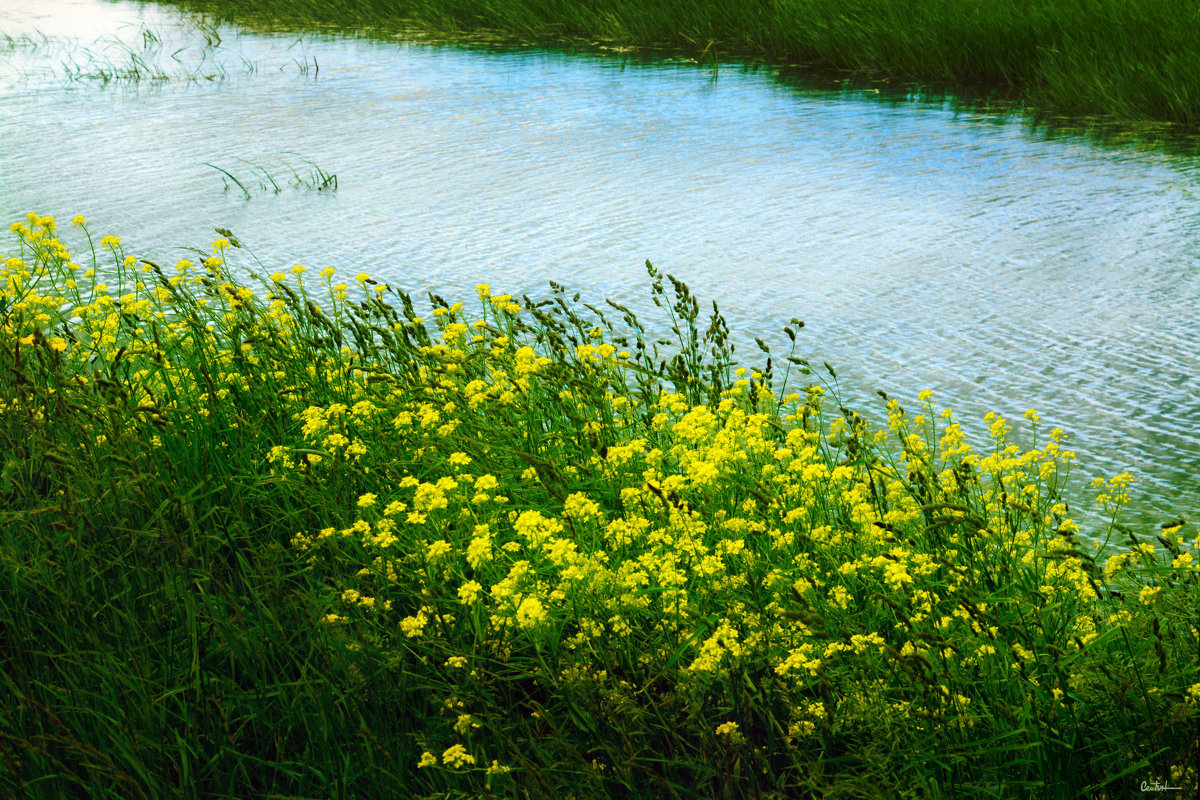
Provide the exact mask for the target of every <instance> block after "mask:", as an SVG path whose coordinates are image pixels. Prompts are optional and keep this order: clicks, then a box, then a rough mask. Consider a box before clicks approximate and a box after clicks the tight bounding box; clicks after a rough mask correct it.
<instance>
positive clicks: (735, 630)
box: [0, 214, 1200, 799]
mask: <svg viewBox="0 0 1200 800" xmlns="http://www.w3.org/2000/svg"><path fill="white" fill-rule="evenodd" d="M73 225H74V230H70V229H68V230H66V231H62V232H60V230H59V228H58V226H57V224H56V222H55V221H54V220H53V219H51V218H49V217H41V216H39V215H37V214H30V215H28V217H27V219H26V220H25V221H20V222H16V223H14V224H13V225H12V227H11V229H10V230H11V237H10V238H9V241H8V244H7V246H6V247H5V248H4V260H3V262H2V271H0V318H2V320H3V332H2V334H0V387H2V391H0V458H2V461H3V463H2V465H0V499H2V502H0V574H2V580H3V584H4V586H3V592H4V598H5V600H4V602H3V603H2V604H0V786H3V787H4V792H5V794H6V795H7V796H13V797H31V798H37V797H55V798H59V797H72V796H74V797H113V798H117V797H120V798H129V797H140V798H155V797H176V796H177V797H245V796H248V794H253V795H255V796H263V797H280V798H283V797H290V798H298V797H305V798H349V797H358V798H368V797H422V798H465V797H527V798H551V797H553V798H560V797H561V798H567V797H574V798H581V799H582V798H609V797H647V798H651V797H653V798H657V797H678V798H701V797H704V798H712V797H718V798H737V797H778V798H784V797H788V798H793V797H889V798H895V797H913V798H916V797H921V798H938V797H947V798H967V797H1022V798H1024V797H1081V796H1083V797H1096V798H1100V797H1114V798H1115V797H1124V796H1127V795H1129V794H1132V793H1133V792H1134V791H1136V790H1137V789H1138V787H1139V786H1141V785H1142V783H1143V782H1147V783H1149V784H1150V785H1165V786H1171V787H1181V788H1182V789H1183V790H1186V791H1195V790H1197V789H1198V787H1200V777H1198V771H1197V764H1198V761H1200V629H1198V619H1197V609H1198V608H1200V589H1198V574H1197V562H1196V559H1197V552H1196V551H1197V546H1198V545H1200V541H1198V538H1197V535H1196V528H1195V526H1194V525H1193V524H1191V523H1186V522H1185V521H1183V520H1179V521H1177V522H1174V523H1168V524H1166V525H1165V526H1163V527H1162V528H1161V529H1156V530H1151V531H1133V530H1131V529H1129V528H1128V527H1126V526H1124V525H1122V524H1121V522H1120V512H1121V509H1122V507H1123V506H1124V505H1125V504H1126V503H1127V502H1128V500H1129V492H1130V491H1131V489H1130V477H1129V475H1127V474H1121V475H1116V476H1113V477H1112V478H1110V479H1107V480H1100V481H1097V482H1096V483H1095V484H1094V485H1093V486H1091V487H1073V486H1072V485H1071V484H1070V482H1069V478H1070V472H1071V468H1072V464H1073V462H1074V456H1073V454H1072V453H1071V452H1070V450H1069V449H1068V447H1067V442H1066V439H1065V434H1064V433H1063V432H1062V431H1060V430H1057V429H1055V430H1049V431H1046V430H1043V429H1042V428H1041V427H1040V424H1039V419H1038V414H1037V412H1036V411H1033V410H1031V411H1029V412H1028V413H1027V414H1026V415H1025V419H1024V420H1022V421H1020V422H1019V423H1017V424H1019V426H1020V428H1021V430H1022V431H1023V437H1024V438H1023V439H1021V441H1027V442H1029V443H1031V446H1029V447H1022V446H1019V445H1018V444H1016V443H1015V441H1016V437H1017V432H1015V431H1014V430H1013V425H1012V424H1010V423H1009V422H1008V421H1006V420H1004V419H1000V418H996V417H991V418H989V419H987V420H986V421H985V423H984V424H985V425H986V426H987V431H988V435H989V437H990V441H991V442H992V444H991V447H990V448H987V449H985V450H984V451H982V452H976V451H973V450H972V449H971V447H969V446H968V444H967V443H966V436H965V432H964V428H963V427H962V426H961V425H960V422H959V421H958V420H957V419H956V418H955V415H954V413H953V412H952V410H950V409H946V408H940V407H939V406H938V405H937V404H936V403H935V402H934V399H933V398H932V397H931V396H930V395H928V394H923V395H922V396H921V397H920V398H919V399H918V400H917V405H916V406H915V407H914V408H915V411H909V410H906V409H905V408H903V407H902V404H901V403H900V402H898V401H897V400H895V399H888V398H883V402H885V403H886V407H887V412H888V420H889V422H888V424H887V426H886V427H881V428H879V429H875V428H873V427H872V426H870V425H869V424H868V423H867V422H866V421H864V419H863V418H862V416H860V415H859V414H857V413H855V412H854V411H853V410H851V409H848V408H845V407H844V406H842V404H841V403H840V401H839V398H838V391H837V378H836V372H835V369H834V367H832V366H831V365H821V366H820V367H815V368H814V365H810V364H808V363H807V362H806V361H805V360H803V359H802V358H800V357H798V356H797V355H796V351H797V349H800V351H801V352H802V349H803V348H802V342H803V338H802V337H803V335H804V334H803V331H802V326H803V323H801V322H800V321H799V320H793V321H792V323H791V324H790V325H789V326H788V327H787V328H786V329H785V331H783V336H784V337H786V339H787V340H788V341H789V344H790V347H791V350H790V352H789V353H787V354H786V355H783V354H773V353H771V351H770V348H769V346H768V345H767V344H766V343H765V342H762V343H761V344H760V348H761V350H762V352H761V353H760V354H757V355H756V356H755V358H756V363H750V362H748V361H739V360H738V359H736V358H735V354H734V352H733V351H732V348H731V346H730V345H729V331H728V328H727V326H726V325H725V322H724V319H723V318H722V316H721V315H720V313H719V310H718V309H717V306H716V304H715V303H714V304H713V306H712V311H711V313H709V312H707V311H705V312H703V313H702V312H701V304H700V301H699V300H698V299H697V298H695V297H694V296H693V295H692V294H691V293H690V291H689V290H688V289H687V287H686V286H685V285H684V284H682V283H680V282H679V281H677V280H675V279H673V278H671V277H670V276H667V275H664V274H662V273H660V272H659V271H658V270H656V269H655V268H654V267H653V266H651V265H649V264H647V272H648V288H647V291H648V293H649V295H650V297H651V299H652V300H653V301H654V304H655V306H657V307H658V308H659V309H660V311H661V313H662V314H664V315H665V316H666V318H668V319H669V320H670V327H671V330H672V331H673V334H674V337H675V339H674V341H668V340H662V341H657V340H649V339H648V338H647V336H646V335H645V329H644V327H643V323H642V321H641V320H639V319H638V318H637V316H636V315H635V314H634V313H633V312H632V311H631V310H629V309H627V308H625V307H623V306H620V305H619V304H616V303H612V302H607V303H605V302H599V303H596V304H589V303H587V302H581V299H580V298H579V297H578V296H577V295H572V294H570V293H569V292H568V290H566V289H565V288H564V287H561V286H555V287H554V289H553V291H552V292H551V293H550V294H549V296H548V297H546V298H544V299H531V298H520V299H518V298H514V297H512V296H509V295H505V294H501V293H498V292H497V291H494V290H493V289H492V288H491V287H488V286H486V285H481V286H479V287H478V289H477V293H476V296H475V297H473V298H469V299H464V300H461V301H448V300H446V299H443V298H441V297H439V296H437V295H430V296H429V298H428V301H427V302H420V303H418V302H416V301H414V300H413V298H412V297H410V296H409V295H408V294H406V293H404V292H403V291H401V290H400V289H398V288H396V287H392V286H389V285H387V284H385V283H382V282H377V281H376V280H375V279H373V278H371V277H370V276H369V275H368V274H366V273H359V274H357V275H344V276H343V275H339V274H337V273H336V272H335V271H334V270H333V269H332V268H328V267H326V268H324V269H321V268H318V267H315V266H314V267H312V268H306V267H305V266H303V265H299V264H297V265H294V266H292V267H290V268H289V269H286V270H283V271H275V272H273V271H270V270H268V269H267V268H265V267H264V266H263V265H261V264H259V263H257V262H256V260H255V259H254V258H253V256H252V255H251V254H250V252H249V251H248V250H247V249H246V248H245V247H243V246H242V243H241V242H239V241H238V240H237V239H236V238H235V237H233V236H232V234H229V233H228V232H226V231H218V234H219V235H220V238H218V239H216V241H214V242H213V243H212V245H211V246H210V247H204V248H199V249H197V250H196V251H195V258H194V259H186V260H182V261H179V262H177V263H175V264H158V263H155V262H153V261H150V260H146V259H143V258H141V257H139V256H138V255H137V254H134V253H127V252H126V251H125V249H124V247H123V245H122V243H121V241H120V239H119V237H117V236H114V235H104V236H100V237H99V238H97V236H96V235H95V234H93V233H92V232H91V231H90V230H89V228H88V226H87V223H86V222H85V221H84V220H83V218H82V217H77V218H76V219H75V220H74V223H73ZM797 342H799V343H800V345H799V346H798V345H797ZM1093 503H1094V504H1095V507H1096V508H1097V510H1098V511H1099V512H1101V513H1102V514H1103V518H1104V519H1105V520H1107V523H1106V524H1103V525H1101V526H1100V527H1099V528H1097V529H1091V528H1088V529H1084V530H1081V529H1080V525H1079V524H1078V523H1077V522H1075V521H1073V519H1072V509H1073V508H1081V507H1084V506H1087V505H1088V504H1093ZM1077 516H1078V515H1077Z"/></svg>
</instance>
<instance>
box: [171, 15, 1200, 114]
mask: <svg viewBox="0 0 1200 800" xmlns="http://www.w3.org/2000/svg"><path fill="white" fill-rule="evenodd" d="M172 2H180V3H181V4H183V5H186V6H188V7H191V8H197V9H202V10H205V11H209V12H213V13H215V14H218V15H221V16H225V17H229V18H233V19H237V20H239V21H241V22H243V23H257V24H266V25H268V26H285V27H289V28H290V27H305V26H313V25H320V26H325V25H333V26H341V27H357V28H360V29H373V30H377V31H378V30H389V29H396V28H403V27H415V28H417V29H422V30H428V31H434V32H438V33H443V34H451V35H453V34H464V33H465V34H476V33H479V32H491V33H492V34H495V35H497V36H499V37H501V38H503V39H507V40H513V41H523V42H536V43H550V44H555V43H557V44H568V45H576V44H585V45H591V44H597V43H601V44H606V45H616V46H623V47H636V48H670V49H677V50H680V49H681V50H684V51H687V52H689V53H691V54H692V55H694V56H696V57H699V58H704V59H707V58H713V59H715V58H716V57H717V56H718V55H719V56H721V57H726V56H731V57H738V58H742V57H751V58H761V59H766V60H769V61H772V62H776V63H799V64H802V65H805V66H806V67H808V68H810V69H814V70H820V71H830V70H835V71H839V72H847V73H852V74H854V75H858V76H861V77H868V78H883V79H890V80H894V81H898V82H904V83H911V82H921V83H927V84H933V85H936V86H958V87H960V88H969V89H971V90H978V89H980V88H984V89H995V90H1001V91H1004V92H1008V93H1018V94H1020V95H1022V96H1024V97H1025V98H1027V99H1028V101H1029V102H1030V103H1031V104H1032V105H1033V106H1035V107H1037V108H1039V109H1041V110H1043V111H1055V112H1063V113H1069V114H1079V115H1098V116H1111V117H1117V118H1121V119H1125V120H1146V119H1149V120H1158V121H1171V122H1180V123H1185V124H1188V125H1195V124H1197V123H1200V38H1198V37H1196V36H1194V35H1193V34H1194V32H1195V30H1196V25H1197V22H1198V18H1197V13H1198V12H1197V9H1196V8H1195V6H1193V5H1191V4H1188V3H1179V2H1175V0H1141V1H1140V2H1130V1H1129V0H1093V1H1092V2H1087V3H1083V2H1076V1H1075V0H1002V1H1001V2H980V1H979V0H928V1H927V2H921V3H909V2H902V1H901V0H772V2H762V0H686V1H684V0H598V1H597V2H588V3H580V2H562V1H561V0H340V2H333V3H331V2H325V0H320V1H319V2H318V0H299V1H297V0H248V1H247V0H239V2H236V3H234V2H228V1H227V0H172Z"/></svg>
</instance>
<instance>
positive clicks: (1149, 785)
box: [1142, 781, 1183, 792]
mask: <svg viewBox="0 0 1200 800" xmlns="http://www.w3.org/2000/svg"><path fill="white" fill-rule="evenodd" d="M1182 790H1183V787H1182V786H1172V785H1171V784H1169V783H1159V782H1158V781H1142V791H1143V792H1179V791H1182Z"/></svg>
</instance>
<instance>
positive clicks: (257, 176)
mask: <svg viewBox="0 0 1200 800" xmlns="http://www.w3.org/2000/svg"><path fill="white" fill-rule="evenodd" d="M238 161H240V162H241V163H242V165H243V166H245V167H247V168H248V169H249V170H250V174H251V176H252V177H250V178H247V179H246V180H245V181H244V182H243V181H242V180H240V179H239V178H238V177H237V176H236V175H235V174H233V173H232V172H230V171H229V170H227V169H225V168H224V167H219V166H217V165H216V164H209V163H207V162H206V163H205V164H204V166H206V167H211V168H212V169H214V170H216V171H217V172H219V173H221V180H222V181H223V182H224V184H225V190H226V191H229V188H230V184H231V183H232V184H233V185H234V186H236V187H237V188H238V190H239V191H241V193H242V196H243V197H244V198H245V199H246V200H250V199H252V198H253V197H254V195H253V193H252V192H251V191H250V188H254V189H256V190H257V191H259V192H262V193H270V194H279V193H280V192H282V191H283V188H282V187H281V186H280V184H279V181H278V180H276V179H275V175H274V174H272V172H271V170H270V168H268V167H267V166H266V165H264V164H258V163H254V162H251V161H246V160H244V159H240V158H239V159H238ZM301 163H302V164H303V165H304V167H306V168H307V169H306V170H305V171H304V172H301V171H300V169H298V168H296V167H295V166H294V165H292V164H290V163H288V162H287V161H281V162H280V167H279V169H282V170H285V171H287V172H290V173H292V177H291V178H289V179H286V181H285V182H286V184H287V185H289V186H292V187H293V188H296V189H314V190H316V191H318V192H336V191H337V188H338V179H337V175H335V174H333V173H331V172H326V171H325V170H324V169H322V168H321V167H320V166H318V165H317V164H316V162H314V161H311V160H309V159H302V160H301Z"/></svg>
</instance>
